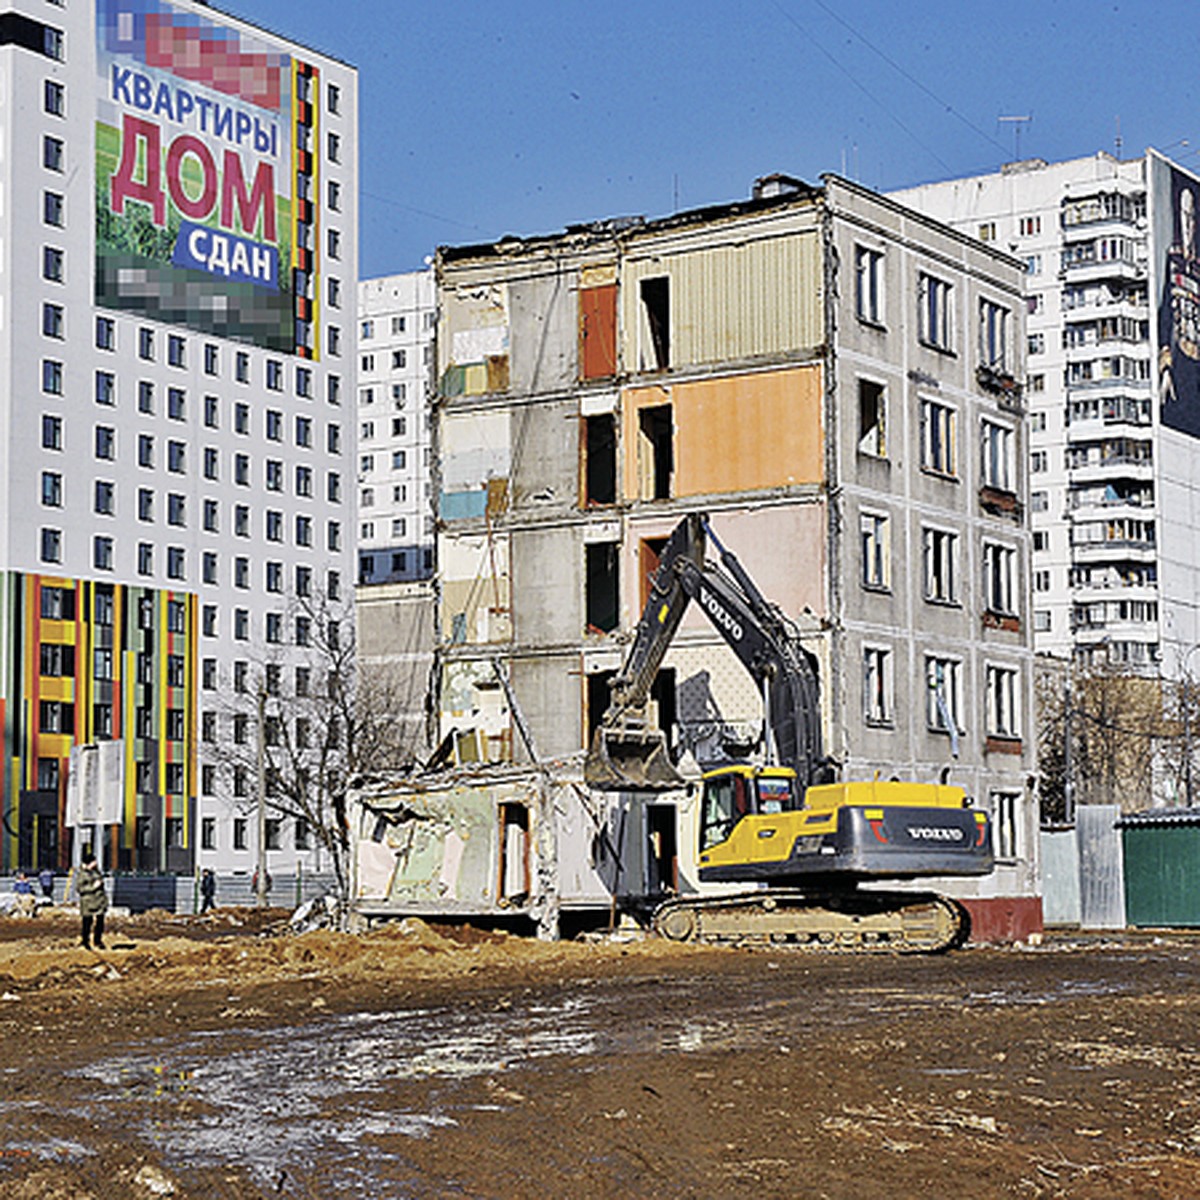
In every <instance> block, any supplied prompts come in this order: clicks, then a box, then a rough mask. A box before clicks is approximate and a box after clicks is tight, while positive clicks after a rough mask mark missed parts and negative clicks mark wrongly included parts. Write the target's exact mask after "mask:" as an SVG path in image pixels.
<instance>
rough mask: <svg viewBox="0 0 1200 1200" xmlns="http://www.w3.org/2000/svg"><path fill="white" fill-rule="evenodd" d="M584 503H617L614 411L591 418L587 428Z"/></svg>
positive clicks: (584, 457) (585, 436)
mask: <svg viewBox="0 0 1200 1200" xmlns="http://www.w3.org/2000/svg"><path fill="white" fill-rule="evenodd" d="M583 437H584V445H583V467H584V476H583V490H584V497H583V503H584V505H585V507H586V506H588V505H593V504H615V503H616V502H617V427H616V422H615V420H614V419H613V415H612V413H603V414H601V415H600V416H598V417H587V418H586V419H585V421H584V429H583Z"/></svg>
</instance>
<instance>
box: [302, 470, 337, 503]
mask: <svg viewBox="0 0 1200 1200" xmlns="http://www.w3.org/2000/svg"><path fill="white" fill-rule="evenodd" d="M296 495H297V496H311V495H312V468H311V467H297V468H296ZM333 498H334V497H332V496H330V499H331V500H332V499H333Z"/></svg>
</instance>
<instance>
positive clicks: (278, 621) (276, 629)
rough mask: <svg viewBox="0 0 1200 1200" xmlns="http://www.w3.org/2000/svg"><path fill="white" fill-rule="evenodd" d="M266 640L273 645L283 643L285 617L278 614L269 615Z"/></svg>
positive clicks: (271, 613) (270, 613)
mask: <svg viewBox="0 0 1200 1200" xmlns="http://www.w3.org/2000/svg"><path fill="white" fill-rule="evenodd" d="M266 639H267V641H268V642H269V643H270V644H271V645H278V644H279V643H280V642H282V641H283V617H282V616H281V615H280V614H279V613H277V612H269V613H267V620H266Z"/></svg>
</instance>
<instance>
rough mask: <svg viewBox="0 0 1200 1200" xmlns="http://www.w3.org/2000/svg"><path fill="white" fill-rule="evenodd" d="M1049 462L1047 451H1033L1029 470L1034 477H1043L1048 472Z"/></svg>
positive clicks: (1030, 456)
mask: <svg viewBox="0 0 1200 1200" xmlns="http://www.w3.org/2000/svg"><path fill="white" fill-rule="evenodd" d="M1048 462H1049V459H1048V457H1047V455H1046V451H1045V450H1033V451H1031V452H1030V455H1029V470H1030V471H1031V472H1032V473H1033V474H1034V475H1041V474H1042V473H1043V472H1044V471H1045V470H1046V468H1047V465H1048Z"/></svg>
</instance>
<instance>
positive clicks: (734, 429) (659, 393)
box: [622, 364, 825, 499]
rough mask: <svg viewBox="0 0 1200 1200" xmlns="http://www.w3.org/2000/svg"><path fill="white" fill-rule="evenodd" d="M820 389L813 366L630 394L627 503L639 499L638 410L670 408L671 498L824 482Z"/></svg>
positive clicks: (626, 411) (818, 370)
mask: <svg viewBox="0 0 1200 1200" xmlns="http://www.w3.org/2000/svg"><path fill="white" fill-rule="evenodd" d="M821 386H822V385H821V367H820V365H817V364H814V365H809V366H803V367H794V368H790V369H788V370H782V371H765V372H761V373H755V374H747V375H735V376H725V377H723V378H720V379H704V380H697V381H694V382H691V383H680V384H662V385H654V386H651V387H640V388H629V389H627V390H626V392H625V394H624V403H623V406H622V407H623V414H624V415H623V423H624V429H623V434H624V437H623V441H624V460H625V461H624V467H625V471H624V492H625V497H626V498H627V499H636V498H637V497H638V480H639V477H640V474H639V469H638V461H639V460H638V454H639V431H638V410H639V409H640V408H643V407H647V406H649V407H653V406H655V405H661V404H667V403H669V404H670V405H671V406H672V416H673V420H674V424H675V440H674V458H675V473H674V480H673V486H672V494H673V495H674V496H698V495H707V494H710V493H714V492H740V491H753V490H755V489H758V488H771V487H781V486H787V485H794V484H806V483H807V484H816V483H821V482H823V481H824V478H825V451H824V439H823V436H822V429H821Z"/></svg>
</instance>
